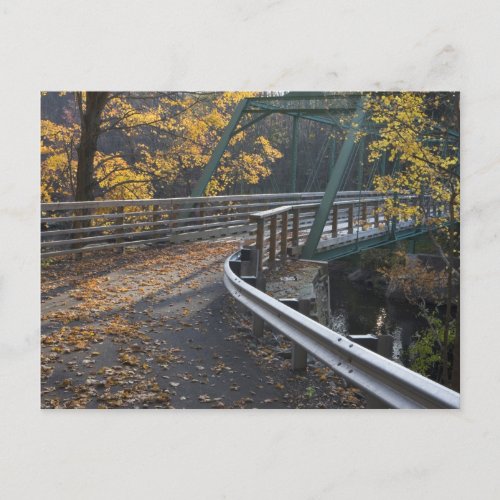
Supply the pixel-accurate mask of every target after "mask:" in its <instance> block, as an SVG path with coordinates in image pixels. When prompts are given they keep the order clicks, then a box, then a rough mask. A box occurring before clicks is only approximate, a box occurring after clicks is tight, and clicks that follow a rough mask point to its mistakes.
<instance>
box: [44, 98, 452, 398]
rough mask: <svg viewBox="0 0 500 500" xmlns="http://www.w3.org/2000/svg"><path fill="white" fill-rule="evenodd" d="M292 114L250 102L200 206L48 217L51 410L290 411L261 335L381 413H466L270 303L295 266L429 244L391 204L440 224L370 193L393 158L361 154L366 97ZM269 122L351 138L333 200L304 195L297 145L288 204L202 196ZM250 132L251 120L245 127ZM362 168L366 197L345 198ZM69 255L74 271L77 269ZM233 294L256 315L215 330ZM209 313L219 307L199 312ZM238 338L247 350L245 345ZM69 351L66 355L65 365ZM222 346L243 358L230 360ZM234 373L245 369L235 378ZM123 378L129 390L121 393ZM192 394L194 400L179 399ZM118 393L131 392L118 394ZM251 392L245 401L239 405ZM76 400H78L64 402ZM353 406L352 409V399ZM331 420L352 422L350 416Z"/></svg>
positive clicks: (418, 379)
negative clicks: (257, 127) (240, 143)
mask: <svg viewBox="0 0 500 500" xmlns="http://www.w3.org/2000/svg"><path fill="white" fill-rule="evenodd" d="M316 97H317V96H316ZM323 97H325V99H326V101H328V96H323ZM296 98H297V102H300V103H301V105H300V106H299V105H298V104H295V105H293V106H291V105H290V100H288V101H286V102H285V103H283V104H276V103H275V101H276V98H273V101H272V102H271V100H266V99H262V98H259V99H244V100H242V101H241V102H240V104H239V105H238V106H237V108H236V110H235V113H234V115H233V118H232V119H231V121H230V123H229V124H228V126H227V127H226V130H225V131H224V133H223V135H222V137H221V140H220V142H219V144H218V145H217V147H216V148H215V150H214V152H213V155H212V158H211V159H210V161H209V163H208V165H207V167H206V168H205V170H204V172H203V174H202V176H201V178H200V180H199V182H198V183H197V185H196V186H195V187H194V189H193V192H192V195H191V196H189V197H185V198H169V199H146V200H104V201H86V202H63V203H43V204H42V206H41V211H42V217H41V224H42V233H41V234H42V237H41V256H42V259H44V261H45V262H46V263H47V265H46V274H47V277H48V278H51V279H52V281H55V283H57V284H56V285H50V286H48V288H47V289H46V290H45V292H44V295H43V297H42V298H43V303H42V312H43V318H42V319H43V321H44V322H43V332H44V335H43V337H42V351H43V364H42V375H43V376H42V378H43V380H44V384H43V386H44V391H43V397H42V399H43V401H44V404H45V405H48V406H55V407H58V406H63V407H72V405H73V406H76V407H79V406H86V405H90V406H92V405H93V406H95V407H98V406H99V405H103V406H104V407H135V406H137V405H139V406H141V405H142V406H148V407H168V406H170V405H174V406H176V407H179V406H180V407H182V406H183V405H187V406H188V407H203V406H204V405H207V404H210V405H211V406H213V407H246V405H251V406H257V407H287V406H286V405H288V404H291V403H290V402H291V400H293V398H294V397H293V395H292V396H290V392H293V391H289V392H288V393H287V396H286V397H284V395H283V394H282V393H281V392H280V391H281V390H282V389H283V388H284V387H285V383H283V381H282V380H277V379H276V366H274V365H273V366H271V365H270V366H266V367H265V368H262V364H261V360H258V359H256V358H255V357H254V356H252V354H255V352H257V353H258V352H259V349H260V348H261V347H262V344H261V343H260V342H261V336H262V331H263V325H264V323H265V324H266V325H268V326H269V327H271V328H272V329H273V331H275V332H279V334H281V335H282V336H284V338H286V339H287V340H288V341H289V342H291V343H292V346H293V349H292V359H291V362H290V363H289V366H288V365H287V366H288V367H289V368H292V369H294V370H295V371H296V372H299V373H302V371H303V369H304V368H305V367H306V366H307V362H306V360H307V357H308V355H309V356H312V357H313V358H314V360H315V363H319V366H318V367H317V370H321V366H323V367H327V368H329V369H331V370H333V372H334V373H335V376H336V377H340V379H342V380H347V381H349V382H350V383H351V384H352V385H353V386H354V387H357V388H359V389H360V390H361V392H362V393H363V395H364V397H365V399H364V400H365V402H366V401H368V402H369V403H370V404H371V405H372V406H377V407H393V408H458V407H459V395H458V394H457V393H455V392H454V391H451V390H449V389H447V388H445V387H444V386H441V385H439V384H437V383H435V382H432V381H430V380H428V379H426V378H424V377H422V376H420V375H418V374H416V373H414V372H412V371H410V370H408V369H406V368H404V367H402V366H400V365H398V364H396V363H394V362H392V361H391V360H388V359H386V358H383V357H382V356H379V355H378V354H376V353H373V352H371V351H369V350H367V349H365V348H364V347H362V346H360V345H356V344H355V343H353V342H350V341H349V340H348V339H346V338H345V337H342V336H341V335H339V334H337V333H335V332H333V331H331V330H329V329H327V328H326V327H324V326H322V325H320V324H318V323H316V322H315V321H313V320H312V319H310V318H308V317H306V316H305V315H303V314H301V313H300V312H298V311H295V310H293V308H290V307H287V305H285V304H283V303H280V302H279V301H276V300H275V299H273V298H272V297H269V296H268V295H266V294H265V293H264V292H263V291H262V290H261V289H260V288H262V287H260V286H259V282H260V281H261V279H262V276H263V275H264V274H265V271H266V269H267V268H272V267H275V266H278V265H283V264H284V263H285V262H286V260H287V259H289V258H302V259H307V260H316V261H329V260H333V259H337V258H341V257H345V256H347V255H351V254H354V253H358V252H362V251H365V250H366V249H369V248H375V247H379V246H384V245H389V244H393V243H394V242H396V241H399V240H405V239H413V238H415V237H418V236H419V235H421V234H422V233H424V232H425V231H427V228H425V227H423V226H421V225H419V224H417V221H416V220H411V219H410V220H404V219H398V218H391V219H390V220H386V218H385V216H384V210H383V206H384V202H385V200H386V199H387V197H391V198H392V199H394V200H395V202H396V203H398V202H402V203H405V204H406V205H411V204H416V203H419V206H423V207H424V210H425V211H426V214H427V215H428V216H429V217H432V216H438V215H439V214H440V211H442V207H441V206H440V204H439V203H435V201H434V200H432V199H430V198H428V197H425V196H423V195H420V196H419V197H417V196H416V195H413V194H411V193H407V194H404V195H401V194H396V193H378V192H375V191H373V190H371V189H370V188H371V182H372V179H373V176H374V173H375V170H376V169H379V171H380V172H381V173H383V172H385V170H386V165H385V158H383V159H382V160H381V161H380V162H379V163H378V164H377V163H375V164H374V165H373V166H372V167H371V168H370V169H368V170H367V169H366V168H365V167H366V166H365V165H364V162H363V157H362V156H361V155H359V154H358V155H357V154H356V151H363V145H361V146H359V140H358V139H357V136H356V134H357V129H358V128H359V126H360V125H362V124H363V120H364V111H363V106H362V96H360V95H359V94H353V95H352V96H350V97H349V98H347V99H345V100H344V101H343V102H339V101H338V100H335V101H334V102H333V104H332V103H329V104H328V106H325V105H323V106H322V107H317V106H316V107H311V106H310V105H308V106H304V104H303V103H304V99H306V100H307V99H310V98H312V96H308V95H306V96H304V95H303V94H300V95H297V96H296ZM291 101H292V102H293V101H294V98H293V97H292V98H291ZM273 113H282V114H287V115H290V116H292V117H293V120H294V127H293V130H294V137H295V133H296V127H297V122H298V120H299V119H307V120H313V121H319V122H320V123H325V124H328V125H331V126H342V127H344V128H345V139H344V141H343V143H342V144H341V145H340V147H337V145H336V144H335V143H334V142H333V141H332V144H331V145H330V147H331V163H330V164H331V168H330V171H329V175H328V182H327V185H326V187H325V190H324V191H317V192H303V193H297V192H295V188H296V173H297V159H296V147H297V145H296V140H295V139H294V141H293V151H294V155H293V159H292V169H291V172H292V173H291V185H290V187H291V189H290V191H291V192H289V193H268V194H253V195H228V196H212V197H209V196H202V194H203V193H204V191H205V189H206V187H207V185H208V182H209V181H210V179H211V178H212V176H213V175H214V174H215V172H216V169H217V166H218V163H219V161H220V159H221V158H222V155H223V153H224V151H225V148H226V147H227V146H228V144H229V141H230V139H231V137H232V136H234V134H237V133H239V132H241V131H242V130H244V129H245V128H247V127H249V126H252V125H253V124H254V123H256V122H257V121H259V120H262V119H264V118H266V117H267V116H269V115H270V114H273ZM341 113H344V114H345V113H351V115H349V116H350V118H349V119H350V120H352V123H351V125H350V126H348V127H345V126H343V125H341V122H340V121H339V119H338V115H339V114H341ZM243 117H250V118H245V119H246V121H244V122H243V123H241V120H243ZM374 133H376V132H374ZM357 144H358V145H357ZM356 166H357V167H358V176H357V178H358V182H357V186H356V187H357V188H358V189H357V190H353V189H350V190H349V189H346V187H347V184H348V180H349V179H351V178H352V175H351V176H350V175H349V172H351V171H355V170H356ZM393 170H394V167H393ZM351 173H352V172H351ZM393 173H394V172H393ZM313 175H314V172H313ZM310 185H313V183H312V182H311V183H310ZM134 247H135V251H133V252H132V250H129V251H128V252H127V253H124V251H125V249H126V248H134ZM238 247H239V248H240V249H238ZM241 248H243V250H242V249H241ZM70 255H73V256H74V257H75V259H76V260H71V259H70V260H68V256H70ZM59 257H62V260H60V259H59ZM75 270H77V271H78V272H79V273H81V276H82V278H80V277H79V275H78V274H75ZM80 279H82V281H83V282H84V283H85V285H82V284H81V283H80ZM222 280H223V281H224V284H225V288H226V290H227V291H228V292H229V294H230V295H231V296H232V297H233V299H234V301H235V302H238V303H240V304H242V305H243V306H244V307H245V308H246V311H247V312H246V313H241V311H239V312H237V310H236V309H234V311H235V312H234V316H239V319H238V320H237V321H236V323H235V322H234V321H233V322H232V323H231V321H230V320H228V319H227V318H224V317H221V315H220V311H221V310H223V304H224V303H225V301H226V299H225V297H226V296H227V292H225V291H224V289H223V288H222ZM48 281H50V279H48ZM124 283H126V284H128V286H123V284H124ZM165 287H167V288H166V289H165ZM120 291H121V292H120ZM120 293H121V294H122V295H120ZM96 299H99V300H97V302H96ZM80 301H81V303H79V302H80ZM205 302H208V303H210V304H211V305H212V307H211V308H207V307H204V306H205V305H206V304H205ZM68 304H69V311H67V310H65V307H67V306H68ZM188 304H196V306H195V307H191V306H190V305H188ZM245 314H246V316H245ZM144 316H146V318H147V319H145V318H144ZM252 317H253V319H252ZM256 319H257V321H256ZM252 324H253V327H252ZM256 324H257V325H258V327H257V328H256V326H255V325H256ZM65 325H70V326H65ZM89 331H90V333H91V334H92V335H90V337H89V336H88V335H89V334H88V332H89ZM166 332H167V333H168V340H167V339H166V338H165V337H164V334H165V333H166ZM172 332H180V333H179V335H174V334H172ZM217 332H219V333H220V335H219V334H218V333H217ZM238 332H239V333H241V334H242V335H240V337H245V338H247V339H250V340H249V341H248V342H247V343H246V344H245V343H244V344H241V343H238V340H239V339H238ZM252 333H253V336H252ZM113 336H114V337H113ZM64 339H66V341H63V340H64ZM59 342H63V345H64V347H62V348H61V349H62V351H60V352H58V350H57V349H58V348H60V347H58V345H59ZM226 342H230V343H232V346H231V347H230V348H227V345H228V344H227V343H226ZM233 342H234V343H233ZM94 344H97V345H96V346H94ZM97 346H101V350H99V349H97ZM93 347H96V349H95V350H92V349H93ZM193 350H194V351H195V355H192V353H191V351H193ZM102 351H104V352H102ZM186 352H190V353H191V355H189V356H188V355H186ZM249 352H251V354H250V355H249ZM89 353H90V354H89ZM267 355H268V356H270V354H269V353H267ZM101 360H104V361H101ZM214 360H215V361H214ZM235 360H237V363H236V364H237V365H238V367H237V368H234V366H232V365H234V364H235ZM177 365H179V366H180V367H182V370H179V369H178V367H177ZM98 366H99V368H97V367H98ZM207 366H208V370H207ZM94 367H95V369H94ZM266 370H267V371H266ZM68 373H75V374H76V376H77V377H84V378H85V382H84V383H78V384H76V387H77V389H75V381H74V378H75V377H66V378H64V377H65V375H67V374H68ZM78 374H80V375H78ZM296 376H298V378H297V379H295V380H294V381H292V385H293V383H295V384H296V386H297V387H298V386H300V380H301V379H300V377H303V376H304V375H297V374H296ZM127 377H129V378H130V377H131V382H130V384H131V387H128V386H126V385H125V384H126V383H128V382H126V380H128V379H127ZM282 378H283V375H282ZM285 378H286V377H285ZM340 379H339V380H340ZM82 380H83V379H82ZM287 380H288V379H287ZM288 382H290V380H288ZM288 382H287V383H288ZM308 383H312V382H311V381H310V380H309V382H308ZM50 384H54V385H50ZM181 384H182V385H189V386H190V389H189V390H186V391H185V392H184V395H181V394H182V392H181V391H180V390H179V389H178V387H179V386H180V385H181ZM192 384H196V387H197V389H196V390H193V387H194V386H193V385H192ZM115 385H118V386H119V387H121V388H120V390H118V391H116V390H112V387H113V386H115ZM221 385H223V386H224V389H223V388H222V387H221ZM211 387H213V388H216V389H217V391H215V392H214V391H212V392H211V391H210V390H208V388H211ZM132 388H133V390H132ZM205 388H206V389H207V390H205ZM242 388H244V390H245V391H246V394H245V395H243V396H242V397H236V396H237V395H239V394H240V393H239V392H238V391H240V390H242ZM214 390H215V389H214ZM304 390H305V389H304V387H302V389H301V391H302V394H303V393H304ZM68 392H72V394H73V396H72V397H69V398H68V397H66V396H67V394H65V393H68ZM298 392H300V390H299V391H298ZM233 393H234V394H233ZM297 397H298V398H299V399H300V397H299V396H297ZM182 398H184V399H182ZM287 398H288V399H287ZM290 398H291V399H290ZM349 398H350V399H349ZM349 398H347V401H350V402H349V403H348V405H349V404H352V398H355V393H351V394H350V396H349ZM188 399H189V401H188V403H189V404H188V403H186V401H187V400H188ZM294 401H295V404H296V403H297V398H296V399H295V400H294ZM329 404H330V405H331V404H333V403H331V401H330V403H328V404H327V406H328V405H329ZM333 405H334V406H335V405H337V406H342V401H341V402H340V403H339V401H338V399H337V400H336V403H335V404H333Z"/></svg>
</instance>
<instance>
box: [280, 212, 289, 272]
mask: <svg viewBox="0 0 500 500" xmlns="http://www.w3.org/2000/svg"><path fill="white" fill-rule="evenodd" d="M287 243H288V212H283V213H282V214H281V263H282V264H284V263H285V262H286V257H287V255H286V252H287Z"/></svg>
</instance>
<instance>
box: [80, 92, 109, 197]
mask: <svg viewBox="0 0 500 500" xmlns="http://www.w3.org/2000/svg"><path fill="white" fill-rule="evenodd" d="M109 97H110V94H109V92H75V98H76V102H77V104H78V111H79V113H80V143H79V144H78V146H77V148H76V151H77V154H78V166H77V171H76V192H75V199H76V201H87V200H93V199H94V188H93V186H94V175H93V174H94V157H95V153H96V151H97V141H98V139H99V134H100V131H101V119H102V118H101V117H102V112H103V110H104V107H105V106H106V103H107V102H108V100H109Z"/></svg>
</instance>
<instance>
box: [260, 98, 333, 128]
mask: <svg viewBox="0 0 500 500" xmlns="http://www.w3.org/2000/svg"><path fill="white" fill-rule="evenodd" d="M253 105H254V106H259V107H261V108H262V109H263V110H271V111H272V112H274V113H281V114H284V115H289V116H298V117H300V118H304V119H305V120H311V121H313V122H318V123H323V124H324V125H335V126H337V127H338V126H339V124H338V123H337V122H336V121H334V120H327V119H325V118H322V117H320V116H311V115H306V114H301V113H294V112H289V111H287V110H286V108H280V107H278V106H273V105H272V104H264V103H253Z"/></svg>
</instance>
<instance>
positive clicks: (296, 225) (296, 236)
mask: <svg viewBox="0 0 500 500" xmlns="http://www.w3.org/2000/svg"><path fill="white" fill-rule="evenodd" d="M299 218H300V208H294V209H293V227H292V246H294V247H296V246H297V245H298V244H299Z"/></svg>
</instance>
